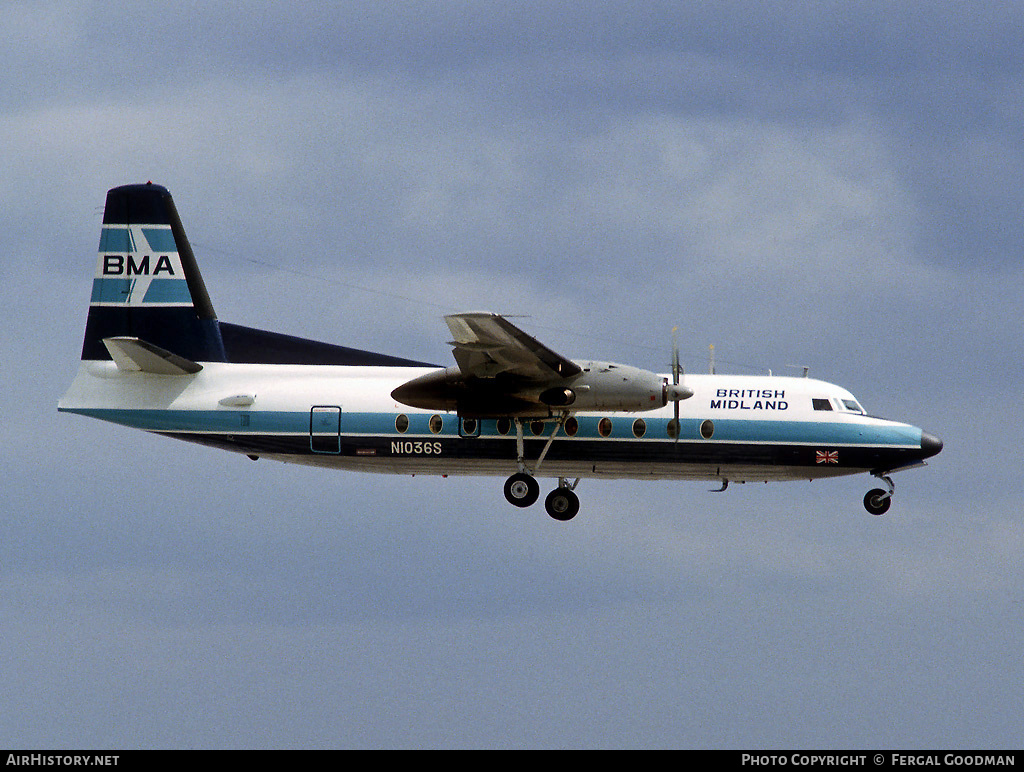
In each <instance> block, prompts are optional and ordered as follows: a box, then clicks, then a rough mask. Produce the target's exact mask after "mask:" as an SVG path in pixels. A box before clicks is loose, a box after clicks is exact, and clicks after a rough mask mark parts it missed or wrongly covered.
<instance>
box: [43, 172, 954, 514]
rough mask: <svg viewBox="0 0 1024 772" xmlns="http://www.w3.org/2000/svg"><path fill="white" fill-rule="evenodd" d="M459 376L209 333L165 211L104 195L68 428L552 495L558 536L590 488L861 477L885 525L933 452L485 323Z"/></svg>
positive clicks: (761, 391)
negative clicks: (84, 423) (870, 483)
mask: <svg viewBox="0 0 1024 772" xmlns="http://www.w3.org/2000/svg"><path fill="white" fill-rule="evenodd" d="M445 321H446V323H447V325H448V328H449V330H450V331H451V334H452V336H453V340H452V341H451V345H452V346H453V354H454V358H455V363H456V364H455V366H454V367H449V368H442V367H438V366H436V365H431V364H428V363H425V362H418V361H413V360H409V359H402V358H398V357H393V356H387V355H383V354H376V353H372V352H369V351H361V350H358V349H352V348H346V347H343V346H337V345H332V344H328V343H320V342H316V341H311V340H306V339H303V338H295V337H291V336H287V335H280V334H277V333H272V332H266V331H263V330H256V329H252V328H248V327H242V326H239V325H235V324H228V323H226V322H221V321H219V320H218V319H217V317H216V314H215V313H214V310H213V305H212V304H211V302H210V298H209V295H208V294H207V290H206V286H205V284H204V282H203V279H202V276H201V275H200V272H199V268H198V265H197V264H196V260H195V257H194V255H193V252H192V249H191V247H190V245H189V242H188V239H187V238H186V237H185V232H184V230H183V228H182V225H181V220H180V219H179V217H178V213H177V210H176V208H175V206H174V202H173V200H172V199H171V195H170V193H168V191H167V190H166V189H165V188H163V187H161V186H159V185H153V184H152V183H147V184H144V185H126V186H123V187H118V188H114V189H113V190H111V191H109V192H108V194H107V201H106V208H105V210H104V214H103V228H102V235H101V236H100V246H99V259H98V260H97V263H96V273H95V278H94V279H93V284H92V297H91V299H90V304H89V315H88V320H87V323H86V330H85V343H84V345H83V347H82V362H81V365H80V367H79V370H78V374H77V375H76V377H75V379H74V382H73V383H72V384H71V387H70V389H69V390H68V392H67V394H65V395H64V397H63V399H62V400H61V401H60V405H59V410H61V411H64V412H69V413H78V414H81V415H86V416H91V417H93V418H99V419H102V420H105V421H111V422H113V423H118V424H123V425H125V426H131V427H135V428H138V429H144V430H146V431H150V432H154V433H157V434H164V435H167V436H170V437H175V438H178V439H182V440H189V441H192V442H198V443H202V444H204V445H211V446H214V447H218V448H223V449H225V450H231V451H235V452H237V453H242V454H245V455H247V456H249V458H252V459H257V458H269V459H274V460H277V461H286V462H291V463H299V464H312V465H316V466H324V467H335V468H339V469H354V470H360V471H366V472H389V473H394V474H438V475H457V474H473V475H499V476H507V480H506V482H505V497H506V498H507V499H508V501H509V502H511V503H512V504H514V505H516V506H519V507H526V506H529V505H531V504H533V503H534V502H535V501H536V500H537V499H538V497H539V494H540V486H539V484H538V482H537V477H538V476H540V475H544V476H546V477H551V478H555V479H557V485H556V486H555V487H554V489H553V490H552V491H551V493H550V494H548V496H547V498H546V501H545V506H546V509H547V512H548V514H550V515H551V516H552V517H554V518H555V519H558V520H569V519H571V518H572V517H573V516H574V515H575V514H576V513H577V511H578V510H579V499H578V498H577V496H576V493H575V489H576V487H577V484H578V483H579V481H580V480H581V479H583V478H587V477H604V478H643V479H690V480H712V481H715V482H716V483H718V484H719V485H720V486H721V487H720V488H719V490H725V489H726V487H728V485H729V483H730V482H735V483H741V482H749V481H760V480H764V481H769V480H813V479H816V478H819V477H835V476H839V475H849V474H857V473H861V472H867V473H869V474H871V475H873V476H874V477H877V478H879V479H880V480H881V481H882V482H883V483H884V485H885V487H884V488H875V489H873V490H871V491H870V492H869V493H868V494H867V495H866V496H865V497H864V506H865V507H866V508H867V510H868V511H869V512H871V513H872V514H876V515H880V514H882V513H884V512H886V511H887V510H888V509H889V505H890V502H891V497H892V494H893V492H894V490H895V488H894V486H893V483H892V479H891V476H890V475H891V474H892V473H893V472H897V471H900V470H903V469H910V468H913V467H917V466H922V465H924V460H925V459H926V458H929V457H930V456H934V455H935V454H936V453H938V452H939V451H940V450H941V449H942V442H941V441H940V440H939V439H938V438H936V437H934V436H932V435H931V434H928V433H926V432H923V431H922V430H921V429H918V428H916V427H914V426H910V425H908V424H904V423H897V422H895V421H887V420H884V419H881V418H875V417H872V416H869V415H867V414H866V413H865V412H864V410H863V409H862V408H861V406H860V404H859V403H858V402H857V400H856V399H855V398H854V397H853V395H852V394H850V393H849V392H848V391H846V390H845V389H841V388H840V387H838V386H834V385H832V384H829V383H824V382H822V381H818V380H813V379H811V378H806V377H804V378H782V377H772V376H767V377H747V376H735V375H692V374H687V375H684V374H683V372H682V370H681V368H680V367H679V364H678V354H677V355H676V358H675V363H674V365H673V368H672V372H671V373H670V374H667V375H659V374H655V373H652V372H649V371H646V370H641V369H638V368H635V367H630V366H627V365H620V364H615V363H612V362H594V361H580V360H570V359H566V358H565V357H563V356H561V355H559V354H557V353H555V352H554V351H552V350H550V349H549V348H547V347H546V346H544V345H543V344H541V343H540V342H538V341H537V340H536V339H534V338H533V337H531V336H530V335H528V334H527V333H525V332H523V331H522V330H521V329H519V328H518V327H516V326H515V325H513V324H512V323H511V322H509V321H508V319H506V318H504V317H502V316H499V315H496V314H491V313H480V312H474V313H463V314H453V315H451V316H446V317H445Z"/></svg>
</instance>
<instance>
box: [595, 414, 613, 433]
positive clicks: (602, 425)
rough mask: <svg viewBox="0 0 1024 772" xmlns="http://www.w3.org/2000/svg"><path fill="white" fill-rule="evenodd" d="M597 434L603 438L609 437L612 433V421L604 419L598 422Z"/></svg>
mask: <svg viewBox="0 0 1024 772" xmlns="http://www.w3.org/2000/svg"><path fill="white" fill-rule="evenodd" d="M597 433H598V434H600V435H601V436H602V437H607V436H609V435H610V434H611V433H612V419H610V418H602V419H601V420H600V421H598V422H597Z"/></svg>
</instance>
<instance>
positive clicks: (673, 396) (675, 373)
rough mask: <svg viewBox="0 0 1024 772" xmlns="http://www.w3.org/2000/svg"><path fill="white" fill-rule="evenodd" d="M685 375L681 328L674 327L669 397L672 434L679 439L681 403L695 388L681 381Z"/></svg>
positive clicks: (675, 438) (676, 439)
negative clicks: (681, 354) (680, 349)
mask: <svg viewBox="0 0 1024 772" xmlns="http://www.w3.org/2000/svg"><path fill="white" fill-rule="evenodd" d="M682 377H683V368H682V365H680V364H679V328H678V327H673V328H672V387H671V388H670V389H668V398H669V399H670V400H671V401H672V403H673V405H672V434H673V439H674V440H675V441H676V442H678V441H679V403H680V402H681V401H682V400H684V399H689V398H690V397H692V396H693V389H691V388H690V387H689V386H683V385H682V384H681V383H680V381H681V380H682Z"/></svg>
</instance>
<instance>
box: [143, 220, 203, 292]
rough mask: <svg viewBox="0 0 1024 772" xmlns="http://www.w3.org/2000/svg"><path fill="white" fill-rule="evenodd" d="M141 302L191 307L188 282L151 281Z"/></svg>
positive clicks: (171, 280) (175, 280)
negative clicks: (180, 304)
mask: <svg viewBox="0 0 1024 772" xmlns="http://www.w3.org/2000/svg"><path fill="white" fill-rule="evenodd" d="M169 232H170V231H168V233H169ZM142 302H143V303H182V304H185V305H191V303H192V295H191V293H189V291H188V282H187V281H185V280H184V279H153V280H152V281H151V282H150V283H149V289H147V290H146V296H145V297H144V298H143V299H142Z"/></svg>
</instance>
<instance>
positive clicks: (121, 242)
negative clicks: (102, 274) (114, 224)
mask: <svg viewBox="0 0 1024 772" xmlns="http://www.w3.org/2000/svg"><path fill="white" fill-rule="evenodd" d="M134 251H135V243H134V241H133V240H132V232H131V231H130V230H128V229H127V228H107V227H104V228H103V230H102V231H100V252H134Z"/></svg>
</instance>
